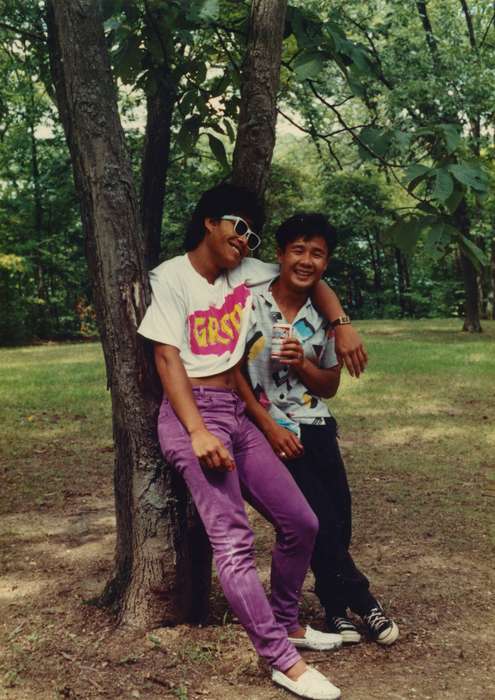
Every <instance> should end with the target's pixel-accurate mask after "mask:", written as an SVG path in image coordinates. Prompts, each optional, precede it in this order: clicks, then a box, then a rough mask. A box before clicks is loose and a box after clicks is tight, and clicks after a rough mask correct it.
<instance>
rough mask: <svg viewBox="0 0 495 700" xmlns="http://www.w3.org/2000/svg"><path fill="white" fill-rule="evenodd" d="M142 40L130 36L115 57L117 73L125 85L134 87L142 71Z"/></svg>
mask: <svg viewBox="0 0 495 700" xmlns="http://www.w3.org/2000/svg"><path fill="white" fill-rule="evenodd" d="M140 44H141V38H140V37H139V36H136V35H133V34H130V35H129V36H128V38H127V39H126V40H125V41H123V42H122V44H121V46H120V48H119V49H118V51H117V52H116V55H115V71H116V73H117V75H118V76H119V77H120V79H121V80H122V82H123V83H125V84H126V85H132V83H134V82H135V80H136V78H137V76H138V74H139V72H140V71H141V70H142V59H143V54H142V52H141V49H140Z"/></svg>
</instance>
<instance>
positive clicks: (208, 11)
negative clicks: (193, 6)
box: [198, 0, 220, 22]
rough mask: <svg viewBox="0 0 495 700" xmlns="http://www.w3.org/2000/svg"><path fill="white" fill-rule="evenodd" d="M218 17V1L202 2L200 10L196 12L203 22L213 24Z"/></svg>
mask: <svg viewBox="0 0 495 700" xmlns="http://www.w3.org/2000/svg"><path fill="white" fill-rule="evenodd" d="M219 15H220V2H219V0H204V2H202V3H201V8H200V10H199V12H198V16H199V18H200V19H202V20H203V21H204V22H214V21H216V20H217V19H218V17H219Z"/></svg>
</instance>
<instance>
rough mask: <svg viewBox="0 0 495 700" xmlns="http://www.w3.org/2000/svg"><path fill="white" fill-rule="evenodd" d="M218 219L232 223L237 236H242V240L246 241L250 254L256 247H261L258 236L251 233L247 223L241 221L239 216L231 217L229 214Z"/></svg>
mask: <svg viewBox="0 0 495 700" xmlns="http://www.w3.org/2000/svg"><path fill="white" fill-rule="evenodd" d="M220 218H221V219H223V220H224V221H233V222H234V231H235V232H236V233H237V235H238V236H242V238H245V239H246V243H247V247H248V249H249V250H250V251H251V252H252V251H253V250H256V248H258V246H260V245H261V238H260V237H259V236H258V234H257V233H255V232H254V231H251V229H250V228H249V225H248V224H247V222H246V221H244V219H242V218H241V217H240V216H231V215H230V214H228V215H227V214H226V215H225V216H221V217H220Z"/></svg>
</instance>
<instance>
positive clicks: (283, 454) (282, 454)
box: [278, 450, 287, 459]
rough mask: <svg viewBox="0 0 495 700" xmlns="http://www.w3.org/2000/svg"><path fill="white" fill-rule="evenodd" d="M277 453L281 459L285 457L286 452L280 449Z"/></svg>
mask: <svg viewBox="0 0 495 700" xmlns="http://www.w3.org/2000/svg"><path fill="white" fill-rule="evenodd" d="M278 454H279V457H282V459H285V458H286V457H287V455H286V453H285V452H284V451H283V450H281V451H280V452H279V453H278Z"/></svg>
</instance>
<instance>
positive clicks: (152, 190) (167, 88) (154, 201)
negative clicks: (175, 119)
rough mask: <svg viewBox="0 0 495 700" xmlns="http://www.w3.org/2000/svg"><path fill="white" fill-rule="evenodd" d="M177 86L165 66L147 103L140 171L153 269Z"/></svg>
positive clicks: (143, 216)
mask: <svg viewBox="0 0 495 700" xmlns="http://www.w3.org/2000/svg"><path fill="white" fill-rule="evenodd" d="M175 99H176V85H175V84H174V82H173V80H172V77H171V75H170V72H169V70H168V68H167V67H165V66H164V74H163V77H162V79H161V81H160V84H159V85H158V87H157V90H156V92H155V93H154V94H152V95H149V96H148V97H147V100H146V107H147V110H146V132H145V139H144V151H143V160H142V169H141V197H140V201H141V222H142V226H143V234H144V240H145V256H146V264H147V266H148V268H152V267H154V266H155V265H156V264H157V263H158V260H159V256H160V251H161V232H162V219H163V210H164V206H165V191H166V182H167V170H168V164H169V155H170V141H171V135H172V115H173V111H174V104H175Z"/></svg>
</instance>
